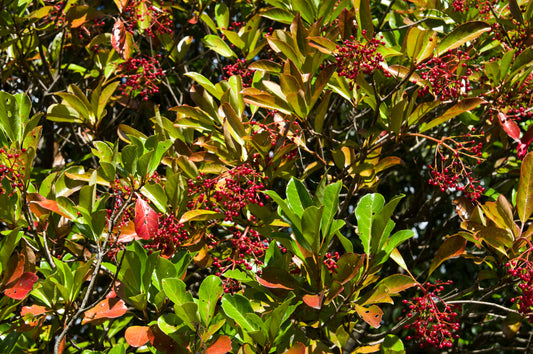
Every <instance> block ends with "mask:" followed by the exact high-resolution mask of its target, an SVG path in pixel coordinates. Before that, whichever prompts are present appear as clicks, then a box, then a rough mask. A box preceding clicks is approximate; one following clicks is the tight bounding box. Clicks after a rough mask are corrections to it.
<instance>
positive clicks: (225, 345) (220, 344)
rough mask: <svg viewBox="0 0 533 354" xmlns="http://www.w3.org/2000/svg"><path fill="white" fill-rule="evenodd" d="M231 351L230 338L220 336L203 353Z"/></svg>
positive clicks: (211, 353)
mask: <svg viewBox="0 0 533 354" xmlns="http://www.w3.org/2000/svg"><path fill="white" fill-rule="evenodd" d="M230 351H231V339H230V338H229V337H228V336H220V337H218V339H217V340H216V341H215V343H213V344H212V345H211V346H210V347H209V348H207V350H206V351H205V354H226V353H228V352H230Z"/></svg>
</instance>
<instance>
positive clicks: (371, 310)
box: [355, 304, 383, 328]
mask: <svg viewBox="0 0 533 354" xmlns="http://www.w3.org/2000/svg"><path fill="white" fill-rule="evenodd" d="M355 310H356V311H357V314H358V315H359V316H360V317H361V318H362V319H363V321H365V322H366V323H368V324H369V325H371V326H372V327H374V328H379V327H380V326H381V317H382V316H383V310H381V308H379V307H378V306H376V305H372V306H370V307H368V308H367V307H363V306H360V305H357V304H355Z"/></svg>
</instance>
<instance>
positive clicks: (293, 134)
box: [249, 112, 301, 169]
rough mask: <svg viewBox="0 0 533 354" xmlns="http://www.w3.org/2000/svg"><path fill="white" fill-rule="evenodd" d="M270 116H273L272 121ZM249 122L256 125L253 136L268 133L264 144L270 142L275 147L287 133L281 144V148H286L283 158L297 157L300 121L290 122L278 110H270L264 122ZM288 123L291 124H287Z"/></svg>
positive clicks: (287, 159)
mask: <svg viewBox="0 0 533 354" xmlns="http://www.w3.org/2000/svg"><path fill="white" fill-rule="evenodd" d="M270 118H272V121H271V120H270ZM267 122H268V123H267ZM249 124H250V125H251V126H252V127H254V128H253V130H252V135H253V136H255V135H258V134H264V133H266V139H265V140H266V141H265V142H264V143H263V144H262V145H266V144H270V145H271V146H272V147H275V146H276V144H277V143H278V139H279V138H280V137H281V136H284V135H285V141H283V142H282V143H281V145H280V148H281V149H283V150H286V153H285V154H284V155H283V156H282V159H283V160H285V161H291V160H293V159H295V158H296V157H297V155H298V151H297V150H296V146H297V145H296V138H297V136H298V135H299V134H300V133H301V128H300V125H299V124H298V122H296V121H293V122H292V123H290V122H288V121H287V120H286V119H284V118H283V117H282V116H281V115H279V114H278V113H277V112H269V113H268V115H267V116H266V117H265V120H264V122H263V123H260V122H257V121H250V122H249ZM288 124H291V125H290V126H287V125H288ZM287 129H288V130H287ZM286 130H287V132H285V131H286ZM269 161H270V157H268V158H267V159H266V161H265V163H264V164H263V165H268V164H269ZM275 169H276V168H275Z"/></svg>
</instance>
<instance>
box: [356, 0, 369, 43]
mask: <svg viewBox="0 0 533 354" xmlns="http://www.w3.org/2000/svg"><path fill="white" fill-rule="evenodd" d="M353 7H354V10H355V14H356V16H357V24H358V25H359V28H358V31H361V30H366V37H367V38H372V37H373V35H374V25H373V24H372V15H371V14H370V0H354V2H353Z"/></svg>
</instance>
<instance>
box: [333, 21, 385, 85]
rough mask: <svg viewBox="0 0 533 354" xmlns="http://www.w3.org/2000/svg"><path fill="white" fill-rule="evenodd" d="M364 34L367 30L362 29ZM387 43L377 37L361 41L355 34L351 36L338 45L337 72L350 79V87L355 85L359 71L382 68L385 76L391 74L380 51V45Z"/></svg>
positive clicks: (373, 70) (370, 71) (369, 72)
mask: <svg viewBox="0 0 533 354" xmlns="http://www.w3.org/2000/svg"><path fill="white" fill-rule="evenodd" d="M362 33H363V36H365V35H366V31H365V30H363V31H362ZM383 45H385V42H382V41H381V40H379V39H377V38H371V39H368V38H366V37H365V41H362V42H361V41H359V40H357V39H355V37H354V36H350V38H349V39H347V40H345V41H344V42H343V44H342V45H338V46H337V54H336V55H335V60H336V61H337V72H338V73H339V76H345V77H346V78H347V79H348V80H350V87H351V88H353V87H354V85H355V84H354V83H355V81H356V79H357V76H359V73H364V74H372V73H374V72H375V71H376V70H381V71H382V72H383V73H384V74H385V76H390V73H389V72H388V71H385V69H384V68H383V66H382V65H381V63H382V62H384V59H383V56H382V55H381V53H380V52H378V48H379V47H380V46H383Z"/></svg>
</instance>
